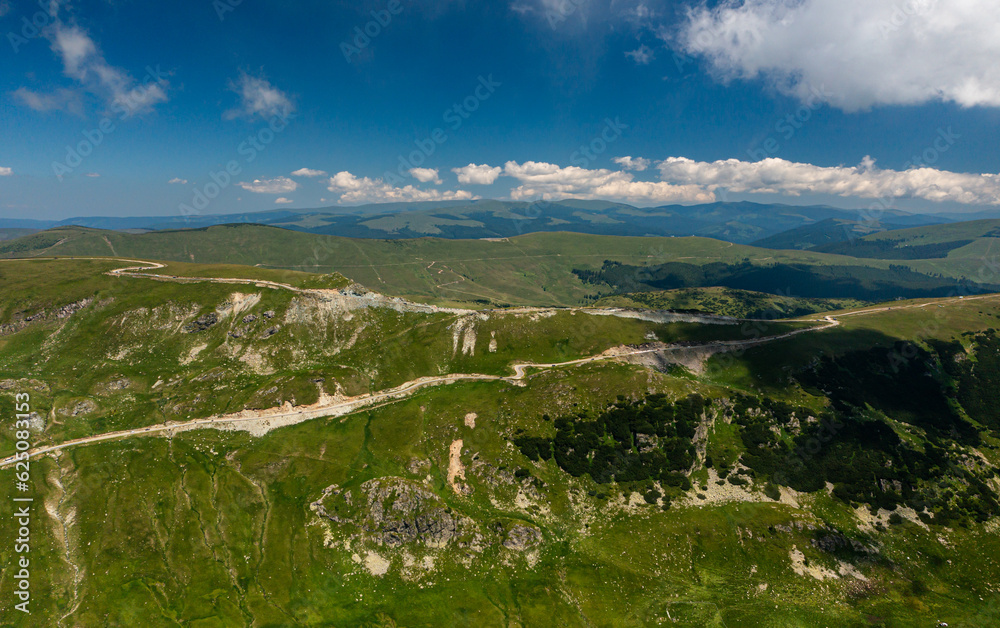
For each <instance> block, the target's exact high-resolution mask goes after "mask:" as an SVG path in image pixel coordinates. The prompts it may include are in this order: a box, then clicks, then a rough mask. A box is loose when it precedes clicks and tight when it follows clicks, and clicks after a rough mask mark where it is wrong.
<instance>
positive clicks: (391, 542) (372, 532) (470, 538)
mask: <svg viewBox="0 0 1000 628" xmlns="http://www.w3.org/2000/svg"><path fill="white" fill-rule="evenodd" d="M312 509H313V511H315V512H316V513H317V514H319V515H320V516H321V517H325V518H327V519H329V520H330V521H333V522H334V523H337V524H340V525H342V526H345V527H348V528H354V529H355V531H356V533H360V536H362V537H364V540H374V541H375V542H377V543H379V544H381V545H387V546H390V547H396V546H400V545H405V544H411V543H420V544H423V545H426V546H427V547H433V548H442V547H447V546H448V545H451V544H455V545H457V546H458V547H473V546H475V545H476V541H477V538H478V537H479V534H478V532H477V530H476V528H477V526H476V524H475V522H474V521H472V519H470V518H468V517H466V516H464V515H461V514H459V513H457V512H455V511H453V510H452V509H451V508H450V507H449V506H448V505H447V504H445V503H444V502H443V501H442V500H441V498H440V497H438V496H437V495H436V494H435V493H434V492H432V491H430V490H428V489H426V488H425V487H424V486H422V485H421V484H419V483H417V482H414V481H412V480H407V479H404V478H399V477H385V478H378V479H374V480H368V481H367V482H365V483H364V484H362V485H361V486H360V487H358V488H356V489H342V488H340V487H337V486H332V487H329V488H327V489H326V490H325V491H324V493H323V497H322V498H321V499H320V500H319V501H317V502H314V503H313V504H312Z"/></svg>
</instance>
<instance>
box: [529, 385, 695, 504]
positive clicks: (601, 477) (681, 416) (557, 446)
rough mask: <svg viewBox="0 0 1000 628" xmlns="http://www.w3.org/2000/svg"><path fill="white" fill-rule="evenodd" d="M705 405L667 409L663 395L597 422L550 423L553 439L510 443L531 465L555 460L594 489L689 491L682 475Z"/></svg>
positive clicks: (580, 418) (613, 409)
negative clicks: (653, 486) (638, 485)
mask: <svg viewBox="0 0 1000 628" xmlns="http://www.w3.org/2000/svg"><path fill="white" fill-rule="evenodd" d="M709 405H710V402H709V401H708V400H706V399H704V398H703V397H701V396H699V395H691V396H689V397H687V398H685V399H681V400H679V401H677V402H675V403H671V402H670V401H669V400H668V399H667V398H666V397H665V396H664V395H660V394H657V395H650V396H648V397H646V398H645V399H643V400H642V401H638V402H632V401H628V400H624V399H621V398H620V399H619V400H618V401H617V402H615V403H613V404H611V405H609V406H608V407H607V408H606V409H605V410H604V411H603V412H601V413H600V414H599V415H598V416H597V417H596V418H591V417H588V416H587V415H586V414H584V413H578V414H576V415H573V416H563V417H559V418H557V419H555V421H554V423H553V425H554V426H555V428H556V434H555V437H554V438H551V439H548V438H540V437H533V436H520V437H517V438H515V439H514V444H515V445H517V446H518V447H519V448H520V450H521V453H523V454H524V455H525V456H527V457H528V458H529V459H531V460H549V459H554V460H555V461H556V464H558V465H559V468H561V469H562V470H564V471H566V472H567V473H569V474H570V475H573V476H575V477H580V476H582V475H587V474H589V475H590V477H591V478H593V480H594V481H595V482H597V483H599V484H608V483H611V482H615V483H633V482H643V481H648V480H659V481H661V482H663V483H664V484H665V485H667V486H674V487H683V488H687V487H689V486H690V484H689V482H688V480H687V477H686V475H685V472H686V471H687V470H688V469H690V467H691V465H692V464H694V460H695V447H694V443H693V439H694V434H695V429H696V428H697V426H698V424H699V423H700V422H701V417H702V415H703V414H704V412H705V411H706V409H707V408H708V407H709Z"/></svg>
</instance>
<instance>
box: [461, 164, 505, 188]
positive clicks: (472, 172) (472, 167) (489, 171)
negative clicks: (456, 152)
mask: <svg viewBox="0 0 1000 628" xmlns="http://www.w3.org/2000/svg"><path fill="white" fill-rule="evenodd" d="M451 171H452V172H454V173H455V174H457V175H458V182H459V183H461V184H463V185H470V184H471V185H492V184H493V183H494V182H495V181H496V180H497V177H499V176H500V173H501V172H503V168H500V167H499V166H497V167H493V166H487V165H485V164H483V165H482V166H477V165H476V164H469V165H468V166H464V167H462V168H452V169H451Z"/></svg>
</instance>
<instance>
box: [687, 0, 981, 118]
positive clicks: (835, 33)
mask: <svg viewBox="0 0 1000 628" xmlns="http://www.w3.org/2000/svg"><path fill="white" fill-rule="evenodd" d="M676 38H677V43H678V44H679V46H680V47H681V48H682V49H683V50H684V51H686V52H687V53H689V54H693V55H701V56H703V57H704V58H705V59H706V60H707V61H708V63H709V64H710V66H711V67H712V68H713V69H714V71H715V72H716V73H717V74H718V75H719V77H721V78H722V79H724V80H729V79H734V78H741V79H752V78H757V77H763V78H765V79H767V80H768V81H770V82H771V83H772V84H773V85H774V86H775V87H776V88H777V89H779V90H780V91H782V92H784V93H786V94H789V95H792V96H795V97H798V98H800V99H802V100H805V101H809V100H813V99H815V98H817V97H820V98H821V99H822V100H823V101H824V102H827V103H829V104H831V105H833V106H836V107H839V108H841V109H844V110H846V111H855V110H859V109H866V108H869V107H871V106H873V105H912V104H920V103H924V102H928V101H946V102H955V103H957V104H959V105H961V106H963V107H971V106H977V105H986V106H1000V64H997V63H996V60H997V58H1000V3H998V2H996V0H963V1H962V2H944V1H941V0H797V1H794V2H793V1H791V0H742V1H737V0H726V1H724V2H722V3H721V4H719V5H717V6H715V7H712V8H709V7H706V6H702V7H701V8H698V9H695V10H692V11H690V12H689V14H688V17H687V20H686V22H685V24H684V25H683V26H682V28H681V30H680V32H679V33H678V34H677V35H676Z"/></svg>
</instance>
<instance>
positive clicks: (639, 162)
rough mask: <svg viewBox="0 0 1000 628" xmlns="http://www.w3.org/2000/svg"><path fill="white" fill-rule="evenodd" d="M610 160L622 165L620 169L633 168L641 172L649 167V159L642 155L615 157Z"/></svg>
mask: <svg viewBox="0 0 1000 628" xmlns="http://www.w3.org/2000/svg"><path fill="white" fill-rule="evenodd" d="M611 161H613V162H615V163H616V164H618V165H619V166H621V167H622V170H635V171H637V172H642V171H643V170H645V169H646V168H649V160H648V159H644V158H642V157H629V156H626V157H615V158H614V159H612V160H611Z"/></svg>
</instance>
